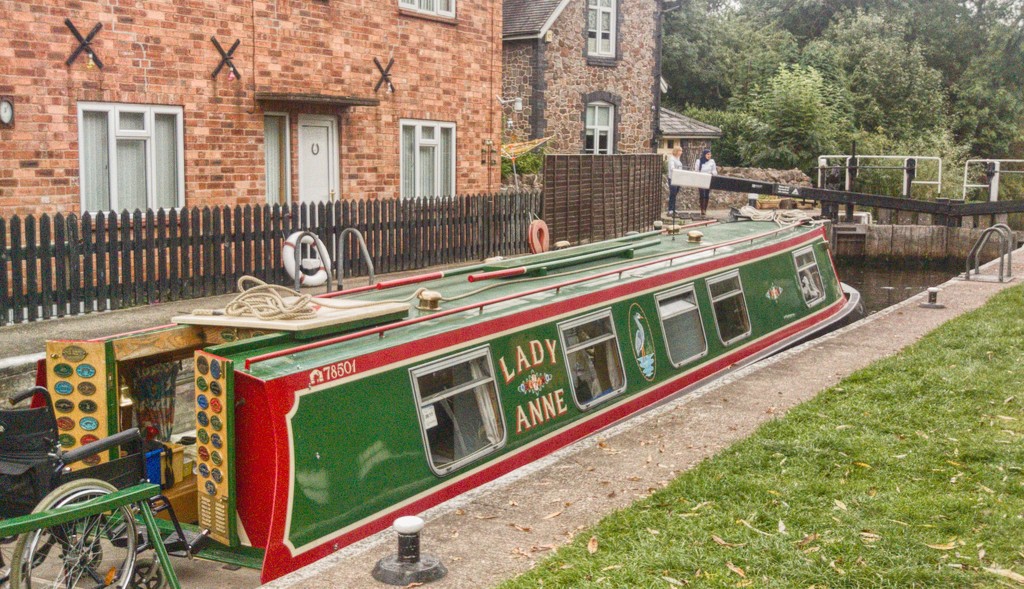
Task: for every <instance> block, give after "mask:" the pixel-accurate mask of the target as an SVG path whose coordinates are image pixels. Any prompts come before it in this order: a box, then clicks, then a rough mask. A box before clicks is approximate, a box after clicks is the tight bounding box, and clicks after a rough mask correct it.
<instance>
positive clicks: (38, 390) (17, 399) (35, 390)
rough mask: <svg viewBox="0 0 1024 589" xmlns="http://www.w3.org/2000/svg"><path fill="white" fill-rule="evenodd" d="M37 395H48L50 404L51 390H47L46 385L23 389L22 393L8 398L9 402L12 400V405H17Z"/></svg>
mask: <svg viewBox="0 0 1024 589" xmlns="http://www.w3.org/2000/svg"><path fill="white" fill-rule="evenodd" d="M35 395H43V396H44V397H46V404H47V405H49V404H50V391H48V390H46V387H32V388H30V389H28V390H27V391H21V392H20V393H15V394H13V395H11V396H10V397H8V399H7V400H8V402H10V404H11V405H17V404H18V403H21V402H22V401H24V400H25V399H28V398H30V397H34V396H35Z"/></svg>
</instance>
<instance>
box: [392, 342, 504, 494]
mask: <svg viewBox="0 0 1024 589" xmlns="http://www.w3.org/2000/svg"><path fill="white" fill-rule="evenodd" d="M411 372H412V381H413V388H414V389H415V391H416V395H417V401H418V402H419V410H420V424H421V425H422V427H423V439H424V442H425V443H426V448H427V456H428V458H429V460H430V466H431V468H433V470H434V472H436V473H438V474H444V473H446V472H449V471H451V470H453V469H455V468H457V467H459V466H460V465H462V464H465V463H466V462H469V461H471V460H473V459H475V458H478V457H481V456H483V455H485V454H488V453H490V452H491V451H493V450H495V449H496V448H498V447H499V446H501V445H502V444H503V443H504V441H505V426H504V420H503V419H502V417H501V415H502V413H501V404H500V401H499V399H498V393H497V390H498V389H497V385H496V384H495V381H494V369H493V367H492V366H491V361H490V354H489V353H488V349H487V348H479V349H476V350H473V351H470V352H466V353H463V354H459V355H458V356H455V357H453V358H446V359H444V360H441V361H439V362H433V363H431V364H427V365H425V366H420V367H418V368H414V369H412V371H411Z"/></svg>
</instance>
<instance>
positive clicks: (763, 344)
mask: <svg viewBox="0 0 1024 589" xmlns="http://www.w3.org/2000/svg"><path fill="white" fill-rule="evenodd" d="M845 304H846V300H845V298H840V299H839V300H837V301H836V302H835V303H833V304H832V305H830V306H828V307H825V308H823V309H822V310H820V311H819V312H818V313H816V314H814V315H810V316H808V317H806V318H804V319H803V320H801V321H799V322H797V323H794V324H792V325H789V326H786V327H784V328H782V329H780V330H778V331H776V332H774V333H772V334H770V335H769V336H766V337H763V338H762V339H760V340H758V341H756V342H754V343H751V344H748V345H747V346H745V347H741V348H738V349H736V350H733V351H732V352H730V353H728V354H724V355H722V356H719V357H717V358H715V359H713V360H710V361H709V362H708V363H707V364H704V365H702V366H699V367H698V368H696V369H693V370H691V371H689V372H686V373H683V374H681V375H679V376H677V377H676V378H673V379H671V380H668V381H666V382H664V383H661V384H659V385H657V386H656V387H653V388H651V389H649V390H647V391H646V392H642V393H639V394H637V395H635V396H633V397H628V398H626V399H623V400H622V401H620V402H619V403H618V404H613V405H610V406H608V407H602V406H598V407H595V408H594V413H593V414H592V415H591V416H590V417H589V418H584V419H582V420H580V421H578V422H575V423H574V424H572V425H570V426H568V427H567V429H565V430H563V431H561V432H558V433H556V434H554V435H552V436H551V437H549V438H546V439H542V440H539V441H537V442H535V443H534V444H533V445H527V446H524V447H523V448H521V449H519V450H516V451H512V452H511V453H510V454H508V455H507V457H505V458H501V459H498V460H497V461H496V462H494V463H493V464H489V465H487V466H485V467H483V468H482V469H480V470H479V471H477V472H474V473H472V474H471V475H469V476H466V477H465V478H462V479H459V480H457V481H454V482H452V483H450V484H448V485H445V486H443V487H441V488H439V489H437V490H436V491H434V492H432V493H430V494H428V495H425V496H423V497H421V498H419V499H417V500H416V501H414V502H412V503H409V504H407V505H404V506H402V507H401V508H396V509H393V510H386V511H381V512H378V514H377V516H376V517H375V518H374V519H373V520H371V521H369V522H367V523H366V524H364V525H362V526H360V527H358V528H355V529H353V530H350V531H349V532H346V533H345V534H343V535H341V536H338V537H335V538H331V539H329V540H324V543H323V544H321V545H320V546H317V547H315V548H311V549H309V550H308V551H305V552H303V553H301V554H297V555H292V554H291V552H290V550H289V549H288V547H287V546H285V544H284V542H283V539H284V537H285V533H286V531H287V530H286V529H285V514H286V512H287V504H286V503H287V501H288V500H289V499H288V497H289V489H288V485H289V479H288V476H289V475H288V473H289V471H290V465H289V464H288V460H287V457H288V452H287V451H284V452H280V453H278V456H279V457H284V458H285V460H283V462H284V464H281V463H279V464H278V465H277V473H278V477H279V478H277V480H276V481H275V482H276V485H275V486H276V491H275V494H274V504H275V505H274V509H273V519H274V521H273V523H272V526H271V538H272V540H271V541H270V542H269V543H268V545H267V549H266V554H265V557H264V561H263V571H262V574H261V581H262V582H264V583H266V582H269V581H271V580H273V579H276V578H278V577H280V576H282V575H285V574H287V573H290V572H292V571H294V570H297V569H298V568H300V567H303V566H306V565H308V564H311V563H313V562H316V561H317V560H319V559H321V558H324V557H326V556H328V555H330V554H332V553H333V552H335V551H337V550H339V549H340V548H342V547H345V546H348V545H349V544H352V543H354V542H357V541H359V540H362V539H364V538H367V537H369V536H371V535H373V534H376V533H378V532H380V531H383V530H385V529H387V528H388V527H389V526H390V525H391V523H392V522H393V521H394V519H395V518H396V517H400V516H403V515H416V514H419V513H422V512H423V511H425V510H427V509H429V508H431V507H435V506H437V505H439V504H441V503H443V502H445V501H447V500H449V499H452V498H454V497H457V496H459V495H461V494H462V493H465V492H466V491H469V490H471V489H474V488H476V487H479V486H481V485H483V484H486V483H489V482H491V481H494V480H495V479H497V478H499V477H501V476H504V475H506V474H508V473H510V472H512V471H514V470H516V469H517V468H520V467H522V466H524V465H526V464H529V463H531V462H534V461H536V460H538V459H540V458H542V457H544V456H546V455H548V454H550V453H552V452H554V451H555V450H558V449H561V448H563V447H565V446H567V445H569V444H571V443H574V442H576V441H578V440H581V439H583V438H585V437H586V436H588V435H590V434H592V433H594V432H597V431H599V430H601V429H603V428H605V427H608V426H609V425H612V424H613V423H615V422H617V421H620V420H622V419H624V418H626V417H628V416H630V415H633V414H634V413H637V412H638V411H640V410H642V409H645V408H647V407H649V406H651V405H653V404H655V403H658V402H660V401H662V400H664V399H666V398H668V397H670V396H672V395H673V394H676V393H678V392H680V391H682V390H684V389H686V388H688V387H690V386H692V385H694V384H696V383H698V382H700V381H702V380H704V379H706V378H708V377H710V376H713V375H714V374H716V373H718V372H720V371H722V370H725V369H727V368H729V367H730V366H733V365H735V364H736V363H738V362H740V361H742V360H744V359H746V358H749V357H751V356H753V355H755V354H757V353H759V352H761V351H764V350H766V349H768V348H770V347H771V346H774V345H776V344H778V343H780V342H782V341H784V340H786V339H788V338H790V337H792V336H794V335H797V334H799V333H800V332H802V331H805V330H807V329H809V328H811V327H813V326H814V325H817V324H819V323H821V322H823V321H825V320H827V319H828V318H829V317H831V316H833V315H835V314H837V313H839V312H841V311H842V309H843V307H844V305H845ZM389 363H392V362H389ZM283 419H284V414H283V413H282V414H278V419H275V421H282V422H283ZM274 429H275V430H277V431H282V430H286V429H287V428H286V427H284V426H282V425H280V424H277V425H276V426H275V428H274ZM285 445H287V442H285ZM282 474H283V478H280V477H281V475H282ZM282 501H283V502H284V503H282ZM371 517H373V516H371Z"/></svg>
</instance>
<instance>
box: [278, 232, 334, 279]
mask: <svg viewBox="0 0 1024 589" xmlns="http://www.w3.org/2000/svg"><path fill="white" fill-rule="evenodd" d="M301 234H302V233H301V232H298V231H297V232H295V233H292V234H291V235H289V236H288V239H286V240H285V242H284V245H283V246H281V258H282V260H283V261H284V269H285V271H286V272H288V276H291V277H292V279H293V280H294V279H295V275H296V273H297V274H298V276H299V284H301V285H302V286H320V285H322V284H324V283H325V282H327V278H328V276H330V274H329V273H328V272H327V265H328V264H330V263H331V255H330V254H329V253H328V251H327V246H326V245H324V242H322V241H320V238H319V237H311V236H309V235H306V236H305V237H303V238H302V245H315V246H316V256H310V257H308V258H302V259H300V260H299V268H296V267H295V246H296V243H295V242H296V241H298V239H299V235H301Z"/></svg>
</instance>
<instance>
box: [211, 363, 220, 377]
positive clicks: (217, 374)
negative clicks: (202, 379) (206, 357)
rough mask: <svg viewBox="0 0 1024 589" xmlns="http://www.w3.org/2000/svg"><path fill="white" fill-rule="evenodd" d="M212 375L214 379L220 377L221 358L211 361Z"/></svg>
mask: <svg viewBox="0 0 1024 589" xmlns="http://www.w3.org/2000/svg"><path fill="white" fill-rule="evenodd" d="M210 376H212V377H213V378H214V380H216V379H219V378H220V360H214V361H212V362H210Z"/></svg>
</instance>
